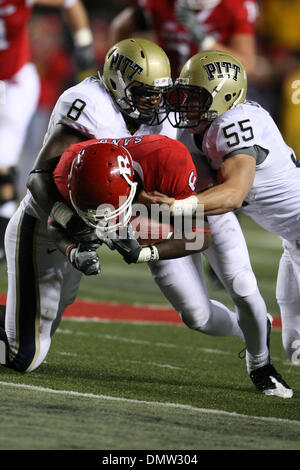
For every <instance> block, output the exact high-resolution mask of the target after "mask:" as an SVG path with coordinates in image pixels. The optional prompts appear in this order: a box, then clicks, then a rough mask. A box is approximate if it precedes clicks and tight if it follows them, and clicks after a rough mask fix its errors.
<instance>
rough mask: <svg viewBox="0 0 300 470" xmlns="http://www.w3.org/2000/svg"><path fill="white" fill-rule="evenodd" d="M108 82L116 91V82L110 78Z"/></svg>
mask: <svg viewBox="0 0 300 470" xmlns="http://www.w3.org/2000/svg"><path fill="white" fill-rule="evenodd" d="M110 84H111V87H112V89H113V90H115V91H116V89H117V85H116V82H114V81H113V80H112V79H110Z"/></svg>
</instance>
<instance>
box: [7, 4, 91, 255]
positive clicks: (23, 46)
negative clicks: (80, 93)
mask: <svg viewBox="0 0 300 470" xmlns="http://www.w3.org/2000/svg"><path fill="white" fill-rule="evenodd" d="M35 4H36V5H44V6H53V7H58V6H60V7H62V8H63V11H64V16H65V17H66V21H67V23H68V25H69V26H70V29H71V30H72V33H73V38H74V46H75V60H76V61H77V66H78V67H80V69H81V70H84V69H87V68H88V69H90V68H91V66H92V65H94V55H93V50H92V34H91V30H90V28H89V24H88V17H87V13H86V10H85V8H84V6H83V4H82V2H81V0H0V141H1V149H0V260H1V259H4V233H5V229H6V226H7V223H8V221H9V219H10V217H11V216H12V214H13V212H14V211H15V208H16V190H15V167H16V165H17V163H18V158H19V155H20V152H21V149H22V146H23V143H24V140H25V137H26V131H27V127H28V125H29V122H30V120H31V118H32V116H33V113H34V111H35V109H36V106H37V104H38V99H39V91H40V82H39V77H38V73H37V70H36V68H35V66H34V64H33V63H32V62H31V56H30V47H29V31H28V23H29V19H30V17H31V15H32V10H33V6H34V5H35Z"/></svg>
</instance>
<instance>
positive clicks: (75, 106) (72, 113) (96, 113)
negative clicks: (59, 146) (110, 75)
mask: <svg viewBox="0 0 300 470" xmlns="http://www.w3.org/2000/svg"><path fill="white" fill-rule="evenodd" d="M58 123H63V124H66V125H67V126H69V127H72V128H74V129H76V130H78V131H79V132H81V133H82V134H84V135H86V136H87V139H88V138H95V139H101V138H105V137H107V138H114V137H115V138H118V137H119V138H122V137H128V136H130V137H132V134H130V132H129V130H128V129H127V127H126V123H125V121H124V118H123V116H122V114H121V112H120V110H119V108H118V106H117V105H116V104H115V102H114V100H113V99H112V98H111V96H110V94H109V93H108V91H107V90H106V88H105V85H104V83H103V81H102V79H101V78H100V77H97V76H93V77H88V78H86V79H85V80H83V81H82V82H80V83H78V84H77V85H75V86H73V87H71V88H69V89H67V90H66V91H65V92H64V93H63V94H62V95H61V96H60V97H59V99H58V101H57V103H56V105H55V107H54V109H53V111H52V114H51V117H50V121H49V126H48V130H47V133H46V135H45V140H44V143H45V142H46V141H47V139H48V138H49V135H50V134H51V132H52V131H53V128H54V126H55V125H56V124H58ZM149 134H163V135H166V136H168V137H171V138H175V136H176V129H174V128H172V126H171V125H170V123H169V122H168V120H165V121H164V122H163V124H160V125H157V126H148V125H147V124H141V125H140V127H139V129H138V130H137V131H136V132H135V133H134V134H133V135H149Z"/></svg>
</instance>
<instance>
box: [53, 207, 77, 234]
mask: <svg viewBox="0 0 300 470" xmlns="http://www.w3.org/2000/svg"><path fill="white" fill-rule="evenodd" d="M73 215H74V212H73V211H72V210H71V209H70V208H69V207H68V206H67V205H66V204H64V203H63V202H56V203H55V204H54V205H53V207H52V209H51V212H50V217H51V218H52V219H54V220H55V221H56V222H58V223H59V224H60V225H61V226H62V227H63V228H66V227H67V223H68V222H69V220H70V219H71V217H72V216H73Z"/></svg>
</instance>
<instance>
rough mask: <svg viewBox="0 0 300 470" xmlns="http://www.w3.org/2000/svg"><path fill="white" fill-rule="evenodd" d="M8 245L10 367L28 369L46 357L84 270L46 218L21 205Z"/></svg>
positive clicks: (10, 222)
mask: <svg viewBox="0 0 300 470" xmlns="http://www.w3.org/2000/svg"><path fill="white" fill-rule="evenodd" d="M5 251H6V257H7V270H8V293H7V303H6V316H5V330H6V334H7V337H8V342H9V345H10V356H11V364H10V367H11V368H13V369H15V370H18V371H22V372H25V371H26V372H29V371H32V370H34V369H36V368H37V367H38V366H39V365H40V364H41V363H42V361H43V360H44V359H45V357H46V355H47V353H48V351H49V348H50V344H51V335H52V334H53V333H54V331H55V329H56V328H57V326H58V324H59V322H60V320H61V316H62V314H63V312H64V310H65V309H66V307H67V306H68V305H69V304H71V303H72V302H73V301H74V300H75V298H76V295H77V291H78V288H79V284H80V280H81V273H80V272H79V271H78V270H76V269H75V268H73V266H72V265H71V264H70V262H69V261H68V260H67V258H66V257H65V256H64V255H63V254H62V253H61V252H59V251H58V250H57V249H56V248H55V245H54V244H53V243H52V242H51V241H50V240H49V238H48V237H47V218H46V217H45V219H44V220H39V219H37V218H35V217H32V216H31V215H28V214H26V213H25V211H24V210H22V208H21V207H19V208H18V209H17V211H16V212H15V214H14V215H13V217H12V218H11V220H10V221H9V224H8V227H7V230H6V234H5Z"/></svg>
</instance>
